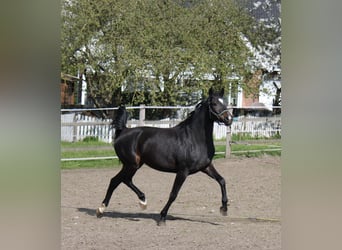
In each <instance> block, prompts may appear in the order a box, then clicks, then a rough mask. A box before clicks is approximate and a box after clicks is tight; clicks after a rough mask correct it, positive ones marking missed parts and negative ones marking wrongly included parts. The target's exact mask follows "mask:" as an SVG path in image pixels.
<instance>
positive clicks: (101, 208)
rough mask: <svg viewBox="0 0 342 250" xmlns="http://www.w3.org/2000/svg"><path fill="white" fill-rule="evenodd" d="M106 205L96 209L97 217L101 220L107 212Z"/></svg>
mask: <svg viewBox="0 0 342 250" xmlns="http://www.w3.org/2000/svg"><path fill="white" fill-rule="evenodd" d="M105 208H106V206H105V204H102V205H101V207H99V208H98V209H96V217H97V218H101V217H102V216H103V212H104V211H105Z"/></svg>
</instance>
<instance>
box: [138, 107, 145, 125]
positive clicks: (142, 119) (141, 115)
mask: <svg viewBox="0 0 342 250" xmlns="http://www.w3.org/2000/svg"><path fill="white" fill-rule="evenodd" d="M145 111H146V109H145V105H144V104H140V108H139V126H144V124H145Z"/></svg>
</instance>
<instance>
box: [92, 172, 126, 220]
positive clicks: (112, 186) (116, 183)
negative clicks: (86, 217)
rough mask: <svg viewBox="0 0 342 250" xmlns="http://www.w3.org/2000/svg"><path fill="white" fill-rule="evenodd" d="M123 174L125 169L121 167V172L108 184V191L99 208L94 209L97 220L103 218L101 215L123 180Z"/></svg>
mask: <svg viewBox="0 0 342 250" xmlns="http://www.w3.org/2000/svg"><path fill="white" fill-rule="evenodd" d="M125 172H126V169H125V167H123V168H122V169H121V171H120V172H119V173H118V174H117V175H116V176H114V177H113V178H112V179H111V180H110V183H109V186H108V189H107V192H106V196H105V198H104V200H103V201H102V204H101V206H100V207H99V208H97V209H96V216H97V217H98V218H100V217H102V216H103V213H104V211H105V209H106V207H107V206H108V204H109V201H110V198H111V197H112V194H113V192H114V190H115V189H116V188H117V187H118V186H119V185H120V183H121V182H122V181H123V180H124V176H125Z"/></svg>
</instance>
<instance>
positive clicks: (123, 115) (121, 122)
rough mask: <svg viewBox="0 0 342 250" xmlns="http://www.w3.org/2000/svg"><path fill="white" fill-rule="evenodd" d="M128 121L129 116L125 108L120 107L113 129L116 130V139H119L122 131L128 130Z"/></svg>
mask: <svg viewBox="0 0 342 250" xmlns="http://www.w3.org/2000/svg"><path fill="white" fill-rule="evenodd" d="M127 119H128V114H127V111H126V108H125V106H120V107H119V109H118V111H117V114H116V117H115V118H114V119H113V121H112V127H114V128H115V138H116V137H118V136H119V135H120V133H121V131H122V130H123V129H124V128H126V123H127Z"/></svg>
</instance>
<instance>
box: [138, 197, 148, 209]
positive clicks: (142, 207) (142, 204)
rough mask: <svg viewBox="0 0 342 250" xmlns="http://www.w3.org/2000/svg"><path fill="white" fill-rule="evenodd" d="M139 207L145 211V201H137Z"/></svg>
mask: <svg viewBox="0 0 342 250" xmlns="http://www.w3.org/2000/svg"><path fill="white" fill-rule="evenodd" d="M139 206H140V208H141V209H142V210H145V209H146V208H147V200H146V199H145V201H142V200H139Z"/></svg>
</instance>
